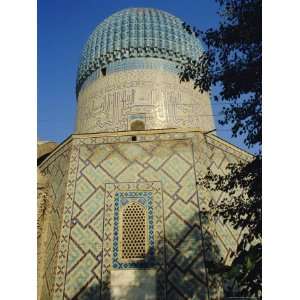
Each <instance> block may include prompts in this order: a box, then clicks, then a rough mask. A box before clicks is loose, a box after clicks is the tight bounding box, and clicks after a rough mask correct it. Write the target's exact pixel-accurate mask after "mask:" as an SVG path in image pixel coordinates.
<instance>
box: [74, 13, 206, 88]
mask: <svg viewBox="0 0 300 300" xmlns="http://www.w3.org/2000/svg"><path fill="white" fill-rule="evenodd" d="M182 24H183V22H182V21H181V20H180V19H179V18H177V17H175V16H173V15H171V14H169V13H166V12H163V11H161V10H157V9H151V8H130V9H125V10H122V11H119V12H117V13H115V14H113V15H111V16H110V17H108V18H107V19H105V20H104V21H103V22H102V23H100V24H99V25H98V26H97V27H96V28H95V30H94V31H93V33H92V34H91V35H90V37H89V39H88V41H87V42H86V44H85V46H84V48H83V51H82V54H81V58H80V64H79V67H78V71H77V80H76V92H77V93H78V92H79V90H80V87H81V86H82V84H83V83H84V81H85V80H86V78H87V77H88V76H89V75H91V74H92V73H93V72H94V71H95V70H97V69H99V68H104V67H106V66H107V65H108V64H109V63H111V62H114V61H117V60H121V59H125V58H131V57H157V58H163V59H167V60H170V61H175V62H179V63H181V62H184V61H186V60H187V58H192V59H197V58H198V57H199V56H200V55H201V52H202V48H201V45H200V42H199V40H198V39H197V38H196V37H195V36H194V35H191V34H189V33H188V32H187V31H186V30H185V29H184V27H183V25H182Z"/></svg>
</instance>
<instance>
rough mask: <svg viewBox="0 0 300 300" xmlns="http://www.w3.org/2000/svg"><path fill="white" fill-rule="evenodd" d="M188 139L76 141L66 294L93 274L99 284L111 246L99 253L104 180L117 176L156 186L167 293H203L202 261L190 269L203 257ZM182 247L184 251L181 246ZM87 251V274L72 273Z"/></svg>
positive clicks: (87, 282) (84, 286) (80, 270)
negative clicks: (159, 197)
mask: <svg viewBox="0 0 300 300" xmlns="http://www.w3.org/2000/svg"><path fill="white" fill-rule="evenodd" d="M85 142H86V141H85ZM110 142H112V138H111V139H110ZM191 145H192V143H191V140H189V139H183V140H182V139H181V140H171V141H168V140H166V141H152V142H147V141H145V142H137V143H132V142H131V143H125V144H124V143H110V144H96V143H95V144H92V143H90V144H85V145H81V146H80V155H79V161H80V163H79V168H78V171H77V181H76V191H75V198H74V207H73V216H72V229H71V233H70V242H72V248H71V250H73V249H74V251H75V252H76V253H77V255H76V259H77V261H76V262H74V261H73V260H72V259H71V260H68V265H67V275H66V281H67V285H66V287H65V298H66V299H71V298H72V297H78V296H79V295H80V294H82V293H83V292H84V290H85V289H87V288H88V287H89V286H90V283H91V282H94V281H95V280H96V281H99V284H100V282H106V280H105V278H103V274H105V270H106V269H107V268H108V269H109V268H110V264H111V261H110V262H109V263H105V264H104V262H103V260H104V259H105V258H107V252H112V250H111V249H109V248H108V249H106V247H103V253H101V251H102V247H101V245H102V243H103V240H104V239H105V238H106V237H107V235H108V234H109V230H107V228H106V227H105V230H104V231H103V224H101V222H102V221H103V205H104V193H105V184H106V183H111V184H112V183H119V182H130V183H132V182H133V183H138V182H153V181H155V182H160V184H161V186H162V196H163V199H164V214H163V218H164V221H163V224H164V226H165V232H166V233H165V238H164V239H163V240H164V242H165V247H166V249H165V254H164V255H165V261H166V268H167V276H166V280H167V287H166V296H167V298H169V297H173V298H174V297H175V298H177V299H185V298H188V297H189V296H190V295H191V294H192V293H193V294H196V295H197V296H199V297H200V296H201V295H204V294H205V293H206V286H207V283H206V273H205V268H204V263H202V268H198V270H197V274H195V273H194V272H193V271H192V268H193V265H194V263H198V265H200V264H199V260H201V259H202V260H203V249H202V239H201V226H200V219H199V205H198V200H197V191H196V179H195V171H194V167H193V165H194V164H193V153H192V147H191ZM112 209H113V208H112ZM153 211H155V210H153ZM86 214H88V215H87V216H86ZM87 220H89V221H87ZM95 224H97V225H98V227H95ZM104 226H106V224H105V221H104ZM95 245H97V246H95ZM187 248H188V249H189V252H185V251H181V249H183V250H184V249H187ZM88 254H89V255H90V257H91V259H92V261H93V263H92V264H91V269H90V270H89V272H88V273H87V274H89V276H84V275H82V276H80V280H79V279H78V278H77V277H78V276H79V275H78V274H81V273H84V274H86V266H85V262H84V258H85V257H86V255H88ZM69 255H71V254H70V250H69ZM102 257H103V258H102ZM110 259H111V258H110ZM187 261H189V264H188V265H186V264H187ZM101 269H102V274H101V273H100V270H101ZM99 273H100V274H99ZM175 274H177V275H178V276H179V277H180V278H181V280H178V278H177V277H176V276H175ZM76 276H77V277H76ZM75 280H77V281H75ZM75 282H76V284H75ZM161 288H164V287H161ZM206 294H207V293H206Z"/></svg>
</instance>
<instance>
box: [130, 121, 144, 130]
mask: <svg viewBox="0 0 300 300" xmlns="http://www.w3.org/2000/svg"><path fill="white" fill-rule="evenodd" d="M130 130H132V131H137V130H145V123H144V122H143V121H140V120H136V121H133V122H132V123H131V124H130Z"/></svg>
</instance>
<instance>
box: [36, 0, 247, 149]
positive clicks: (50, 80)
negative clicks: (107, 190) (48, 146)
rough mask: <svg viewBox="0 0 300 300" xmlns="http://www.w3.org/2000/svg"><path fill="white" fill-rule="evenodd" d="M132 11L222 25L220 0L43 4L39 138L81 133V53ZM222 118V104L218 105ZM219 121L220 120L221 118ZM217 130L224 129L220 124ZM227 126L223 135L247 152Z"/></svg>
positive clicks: (52, 0)
mask: <svg viewBox="0 0 300 300" xmlns="http://www.w3.org/2000/svg"><path fill="white" fill-rule="evenodd" d="M128 7H152V8H159V9H162V10H165V11H167V12H169V13H171V14H173V15H175V16H177V17H179V18H181V19H182V20H184V21H186V22H187V23H189V24H191V25H193V26H196V27H197V28H199V29H201V30H205V29H207V28H209V27H214V26H216V25H217V23H218V20H219V17H218V15H217V13H216V12H217V9H218V6H217V4H216V2H215V1H214V0H201V1H195V0H184V1H183V0H182V1H178V0H151V1H142V0H139V1H138V0H131V1H129V0H110V1H103V0H102V1H101V0H76V1H74V0H73V1H71V0H38V74H37V75H38V138H39V139H41V140H52V141H56V142H62V141H63V140H64V139H65V138H67V137H68V136H69V135H70V134H71V133H72V132H73V131H74V130H75V118H76V96H75V78H76V70H77V65H78V62H79V57H80V53H81V50H82V48H83V46H84V44H85V42H86V40H87V38H88V36H89V35H90V34H91V32H92V31H93V30H94V28H95V27H96V26H97V25H98V24H99V23H100V22H102V21H103V20H104V19H105V18H106V17H108V16H110V15H111V14H113V13H114V12H116V11H118V10H121V9H124V8H128ZM213 109H214V114H216V115H218V114H219V111H220V109H221V106H220V105H216V104H213ZM216 121H217V120H216ZM216 126H217V127H218V128H219V127H220V125H218V124H217V122H216ZM224 129H226V128H222V129H221V130H220V131H218V132H217V133H218V135H219V136H220V137H223V138H225V139H226V140H228V141H229V142H231V143H233V144H236V145H238V146H240V147H242V148H245V146H243V143H242V140H241V139H240V138H238V139H232V138H231V133H230V131H228V130H224Z"/></svg>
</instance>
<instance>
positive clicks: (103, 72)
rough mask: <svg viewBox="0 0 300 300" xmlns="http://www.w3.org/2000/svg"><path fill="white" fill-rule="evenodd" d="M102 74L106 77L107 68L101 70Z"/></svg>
mask: <svg viewBox="0 0 300 300" xmlns="http://www.w3.org/2000/svg"><path fill="white" fill-rule="evenodd" d="M101 74H102V76H106V68H102V69H101Z"/></svg>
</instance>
